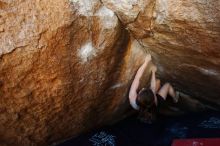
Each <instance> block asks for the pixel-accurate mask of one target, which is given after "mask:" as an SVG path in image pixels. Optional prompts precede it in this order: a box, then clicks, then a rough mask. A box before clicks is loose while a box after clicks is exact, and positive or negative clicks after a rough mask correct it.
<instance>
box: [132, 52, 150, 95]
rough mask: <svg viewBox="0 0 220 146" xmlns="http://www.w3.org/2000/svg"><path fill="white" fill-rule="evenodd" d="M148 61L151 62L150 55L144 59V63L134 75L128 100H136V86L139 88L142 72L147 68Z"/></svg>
mask: <svg viewBox="0 0 220 146" xmlns="http://www.w3.org/2000/svg"><path fill="white" fill-rule="evenodd" d="M150 60H151V55H150V54H148V55H147V56H146V58H145V61H144V63H143V64H142V65H141V67H140V68H139V69H138V71H137V73H136V75H135V78H134V81H133V82H132V84H131V88H130V91H129V98H135V99H136V97H137V89H138V86H139V83H140V78H141V76H142V75H143V73H144V70H145V69H146V67H147V65H148V63H149V61H150Z"/></svg>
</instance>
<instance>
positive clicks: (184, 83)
mask: <svg viewBox="0 0 220 146" xmlns="http://www.w3.org/2000/svg"><path fill="white" fill-rule="evenodd" d="M103 3H104V4H105V6H107V7H108V8H110V9H112V10H113V11H115V12H116V13H117V15H118V17H119V18H120V20H121V21H122V23H124V25H125V27H126V28H127V29H128V30H129V32H130V33H131V35H132V36H134V38H135V39H137V40H138V42H139V43H140V44H141V45H142V46H143V47H144V48H145V49H146V50H147V51H148V52H151V54H152V55H153V56H154V62H155V63H156V64H157V66H158V67H159V76H160V77H161V78H162V79H163V80H168V81H170V82H172V83H173V84H174V85H175V87H176V88H177V89H179V90H181V91H183V92H185V93H187V94H189V95H191V96H193V97H194V98H197V99H199V100H200V101H203V102H204V103H206V104H207V105H212V107H214V108H218V109H219V107H220V98H219V96H220V91H219V87H220V66H219V64H220V43H219V42H220V9H219V7H220V1H219V0H184V1H176V0H128V1H122V0H121V2H118V1H116V0H103Z"/></svg>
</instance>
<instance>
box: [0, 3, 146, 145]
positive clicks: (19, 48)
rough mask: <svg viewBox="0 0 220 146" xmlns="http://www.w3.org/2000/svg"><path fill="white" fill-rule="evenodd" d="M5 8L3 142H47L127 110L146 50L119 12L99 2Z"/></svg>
mask: <svg viewBox="0 0 220 146" xmlns="http://www.w3.org/2000/svg"><path fill="white" fill-rule="evenodd" d="M0 8H1V9H0V15H1V16H0V28H1V32H0V56H1V58H0V83H1V84H0V97H1V98H0V145H21V146H24V145H48V144H51V143H53V142H57V141H60V140H63V139H65V138H68V137H70V136H76V135H78V134H79V133H81V132H83V131H87V130H89V129H91V128H94V127H98V126H100V125H103V124H104V123H109V122H112V121H116V120H119V119H121V118H123V117H125V116H127V114H128V112H127V111H128V109H129V104H128V102H127V91H128V89H129V85H130V82H131V79H132V78H133V75H134V73H135V72H136V70H137V68H138V67H139V65H140V64H141V63H142V62H143V59H144V53H143V51H142V50H141V49H140V48H136V49H135V50H134V49H132V48H131V47H132V46H133V47H134V46H135V47H136V46H138V44H137V43H135V42H133V41H131V40H130V39H129V35H128V33H127V32H126V31H125V30H124V29H123V27H122V25H121V23H120V22H119V20H118V18H117V17H116V15H115V14H114V12H112V11H111V10H110V9H108V8H106V7H105V6H103V5H102V4H101V3H100V2H99V1H93V2H91V3H89V4H88V5H84V3H82V2H80V1H78V2H77V1H75V2H74V1H72V2H71V1H64V0H41V1H27V0H20V1H0ZM129 42H130V43H129ZM129 44H130V45H129ZM139 47H140V46H139Z"/></svg>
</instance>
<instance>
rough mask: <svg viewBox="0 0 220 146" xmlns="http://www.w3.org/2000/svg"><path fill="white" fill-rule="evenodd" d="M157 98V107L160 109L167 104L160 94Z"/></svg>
mask: <svg viewBox="0 0 220 146" xmlns="http://www.w3.org/2000/svg"><path fill="white" fill-rule="evenodd" d="M156 96H157V101H158V104H157V106H158V108H159V107H161V106H163V105H164V104H165V100H164V99H163V97H162V96H160V95H159V94H156Z"/></svg>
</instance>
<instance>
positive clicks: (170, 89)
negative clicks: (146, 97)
mask: <svg viewBox="0 0 220 146" xmlns="http://www.w3.org/2000/svg"><path fill="white" fill-rule="evenodd" d="M158 94H159V95H160V96H161V97H163V98H164V100H166V98H167V95H168V94H169V95H170V96H171V97H172V98H173V100H174V101H175V102H177V100H178V99H177V98H176V94H175V91H174V89H173V87H172V86H171V85H170V84H169V83H166V84H164V85H163V86H162V87H161V89H160V90H159V92H158Z"/></svg>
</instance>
